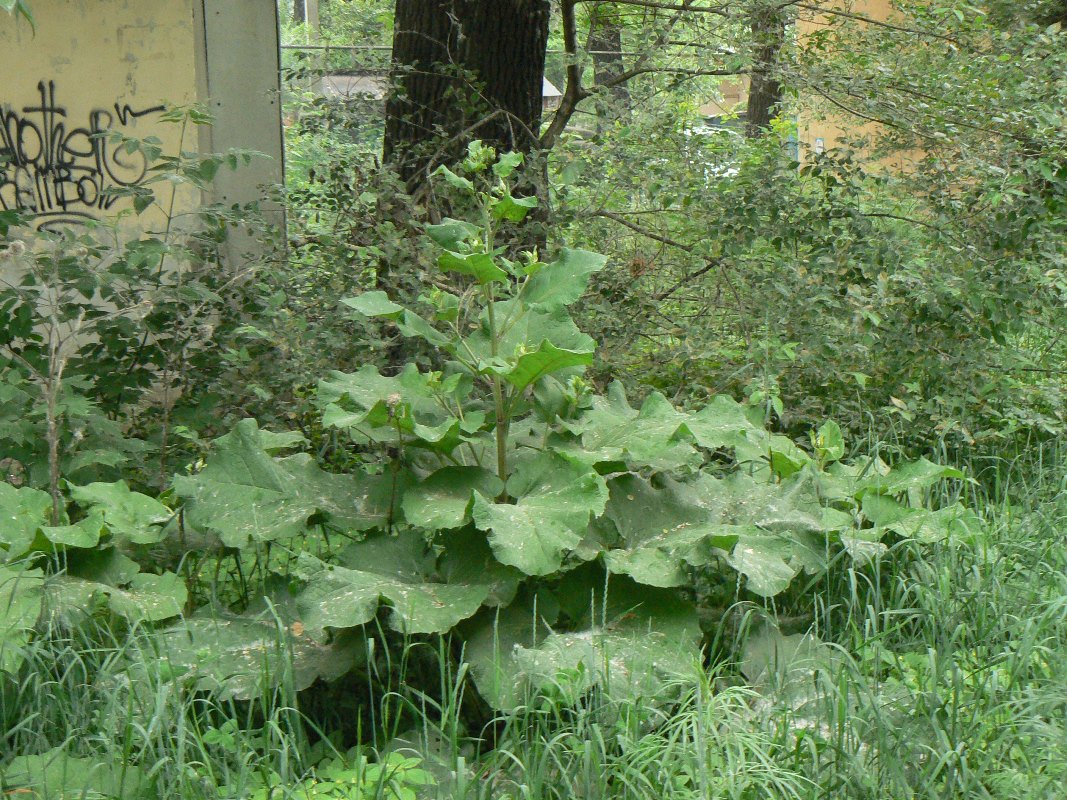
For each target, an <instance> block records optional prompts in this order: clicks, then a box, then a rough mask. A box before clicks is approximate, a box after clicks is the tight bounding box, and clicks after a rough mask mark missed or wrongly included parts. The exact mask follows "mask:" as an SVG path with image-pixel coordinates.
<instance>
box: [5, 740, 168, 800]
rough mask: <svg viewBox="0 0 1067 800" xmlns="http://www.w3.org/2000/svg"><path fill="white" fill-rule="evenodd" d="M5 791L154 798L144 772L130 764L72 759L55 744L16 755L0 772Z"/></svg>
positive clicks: (46, 799)
mask: <svg viewBox="0 0 1067 800" xmlns="http://www.w3.org/2000/svg"><path fill="white" fill-rule="evenodd" d="M0 778H2V780H0V783H2V784H3V786H4V788H5V789H6V790H8V791H6V792H5V794H10V795H12V796H21V795H22V794H23V793H25V795H26V796H27V797H32V798H34V799H35V800H74V798H79V799H81V798H85V800H88V799H89V798H107V800H149V798H153V797H155V796H156V795H155V792H154V790H153V788H152V781H151V780H150V779H149V777H148V775H147V774H146V773H145V772H144V771H143V770H142V769H141V768H140V767H137V766H135V765H133V764H120V763H117V762H113V761H109V760H107V759H99V758H75V757H74V756H70V755H67V753H65V752H64V751H63V749H62V748H60V747H57V748H55V749H54V750H49V751H48V752H47V753H43V754H41V755H26V756H16V757H15V758H14V759H12V760H11V763H9V764H8V765H7V766H6V767H4V768H3V770H2V771H0Z"/></svg>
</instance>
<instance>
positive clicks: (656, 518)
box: [604, 474, 841, 597]
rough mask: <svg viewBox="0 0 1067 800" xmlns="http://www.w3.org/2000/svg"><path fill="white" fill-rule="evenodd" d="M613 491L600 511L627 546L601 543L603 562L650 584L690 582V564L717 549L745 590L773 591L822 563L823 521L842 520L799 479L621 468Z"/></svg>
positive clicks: (706, 559)
mask: <svg viewBox="0 0 1067 800" xmlns="http://www.w3.org/2000/svg"><path fill="white" fill-rule="evenodd" d="M611 490H612V491H611V501H610V502H609V504H608V509H607V512H606V515H605V516H606V517H607V518H609V519H611V520H612V521H613V522H614V524H615V526H616V527H617V529H618V530H619V533H620V534H621V536H622V538H623V541H624V545H625V546H624V547H621V548H613V549H610V550H607V551H606V552H605V554H604V563H605V565H606V566H607V567H608V568H609V569H610V570H611V571H612V572H622V573H625V574H627V575H630V576H631V577H632V578H634V580H636V581H638V582H640V583H644V584H648V585H652V586H661V587H670V586H680V585H683V584H685V583H688V580H689V579H688V573H687V571H688V568H689V567H696V566H702V565H706V564H708V563H711V561H712V559H713V557H714V556H716V555H721V556H724V557H725V560H726V563H727V564H729V565H730V566H731V567H732V568H733V569H735V570H736V571H737V572H739V573H741V574H742V575H744V576H745V577H746V579H747V582H746V585H747V587H748V588H749V589H750V590H751V591H753V592H755V593H756V594H760V595H763V596H768V597H769V596H773V595H775V594H778V593H779V592H781V591H783V590H784V589H785V588H786V587H787V586H788V585H789V583H790V582H791V581H792V579H793V577H794V576H795V575H796V574H797V573H798V572H800V571H801V570H804V569H806V570H809V571H817V570H819V569H822V568H824V562H825V541H826V540H825V537H826V535H827V534H828V533H829V532H830V529H829V528H828V526H837V525H839V524H840V523H841V520H840V519H839V517H838V515H837V514H835V513H829V514H827V513H825V512H826V511H827V510H826V509H823V508H821V507H820V506H819V505H818V502H817V499H816V498H815V497H814V495H813V494H812V492H811V490H810V486H808V485H807V484H806V483H802V482H800V481H793V482H791V483H788V484H781V485H779V484H769V483H766V482H761V481H757V480H755V479H753V478H750V477H749V476H747V475H744V474H735V475H732V476H730V477H729V478H726V479H721V480H720V479H716V478H712V477H710V476H701V477H698V478H697V479H695V480H692V481H687V482H676V481H671V480H668V479H666V478H664V479H661V480H660V482H659V485H657V486H653V485H652V484H651V483H649V482H648V481H646V480H645V479H643V478H640V477H637V476H633V475H626V476H622V477H620V478H616V479H615V480H613V481H612V484H611ZM833 530H836V528H834V529H833Z"/></svg>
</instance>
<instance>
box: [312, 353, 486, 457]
mask: <svg viewBox="0 0 1067 800" xmlns="http://www.w3.org/2000/svg"><path fill="white" fill-rule="evenodd" d="M464 381H467V382H468V383H469V381H470V378H469V377H463V376H458V375H457V376H453V377H452V379H450V381H448V382H442V381H440V376H439V375H435V374H431V373H424V372H420V371H419V370H418V368H417V367H416V366H415V365H414V364H408V365H407V367H405V368H404V370H403V371H402V372H401V373H400V374H399V375H396V376H393V377H387V376H384V375H382V374H380V373H379V372H378V370H376V369H375V368H374V367H372V366H369V365H368V366H365V367H363V368H362V369H360V370H359V371H358V372H355V373H343V372H334V373H331V375H330V377H329V378H328V379H325V380H322V381H320V382H319V389H318V400H319V404H320V405H321V406H322V407H323V410H324V413H323V423H324V424H326V425H330V426H333V427H337V428H343V429H348V430H354V431H357V432H358V433H360V434H362V435H364V436H367V437H369V438H372V439H374V440H376V441H382V442H391V443H395V442H396V439H397V436H398V435H403V436H405V437H406V440H407V441H408V442H409V443H410V444H413V445H417V446H422V447H427V448H430V449H433V450H436V451H440V452H446V453H447V452H451V451H452V450H453V449H455V447H456V446H457V445H458V444H459V443H460V442H461V436H462V433H463V431H465V430H469V429H470V428H471V425H470V424H464V421H461V420H460V419H459V418H458V417H457V416H454V415H453V414H451V413H450V412H448V411H445V410H444V408H443V407H442V404H441V396H442V395H445V394H451V396H452V397H454V398H455V399H456V400H457V401H462V400H463V399H465V398H466V395H467V392H469V386H468V385H467V384H465V383H464ZM446 384H447V385H446ZM468 416H470V417H472V418H476V417H478V414H477V413H474V412H472V414H470V415H468ZM468 422H469V421H468ZM473 422H474V424H475V426H476V425H477V424H479V423H480V418H478V419H473Z"/></svg>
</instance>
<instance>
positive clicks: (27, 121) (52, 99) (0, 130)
mask: <svg viewBox="0 0 1067 800" xmlns="http://www.w3.org/2000/svg"><path fill="white" fill-rule="evenodd" d="M37 92H38V101H37V102H36V103H34V104H31V105H28V106H25V107H23V108H22V109H21V111H19V110H16V109H15V108H13V107H11V106H10V105H8V104H3V105H2V106H0V210H10V209H18V210H22V211H28V212H30V213H31V214H33V215H34V217H35V219H36V225H37V227H38V228H42V229H45V228H49V227H54V226H57V225H68V224H72V223H74V224H77V223H84V222H85V221H86V220H89V219H98V218H100V217H101V216H103V215H104V214H105V213H106V212H107V211H108V210H109V209H111V208H112V206H114V205H115V203H117V202H118V201H119V199H120V198H119V197H118V196H117V195H115V194H114V192H115V191H116V190H118V189H122V188H126V187H129V186H133V185H135V184H137V183H138V182H139V181H141V180H142V179H143V178H144V176H145V173H146V172H147V171H148V164H147V163H146V161H145V158H144V156H143V155H142V154H141V153H140V152H139V151H135V152H133V153H127V152H126V149H125V147H123V146H122V145H121V144H118V143H115V142H111V141H109V134H111V133H113V132H116V131H122V129H123V128H127V127H129V126H130V124H131V122H133V121H135V120H137V119H139V118H140V117H144V116H148V115H150V114H156V113H158V112H160V111H163V110H164V108H163V106H153V107H152V108H145V109H141V110H135V109H133V108H132V107H131V106H130V105H123V106H120V105H119V104H118V103H116V104H114V106H112V107H111V108H110V109H104V108H101V109H93V110H92V111H90V112H89V118H88V120H87V121H86V124H85V125H84V126H80V127H79V126H76V125H75V123H74V122H73V121H72V120H70V119H68V111H67V109H66V108H65V107H64V106H62V105H60V104H59V103H58V102H57V100H56V85H55V81H48V82H47V83H45V82H44V81H41V82H40V83H39V84H37Z"/></svg>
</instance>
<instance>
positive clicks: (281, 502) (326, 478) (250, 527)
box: [174, 419, 389, 547]
mask: <svg viewBox="0 0 1067 800" xmlns="http://www.w3.org/2000/svg"><path fill="white" fill-rule="evenodd" d="M263 434H264V432H263V431H260V429H259V427H258V426H257V425H256V422H255V420H250V419H249V420H242V421H241V422H240V423H238V425H237V427H236V428H235V429H234V430H233V431H232V432H231V433H228V434H226V435H225V436H223V437H221V438H219V439H217V440H216V442H215V451H214V453H213V454H212V455H211V456H209V457H208V459H207V463H206V465H205V466H204V469H203V470H201V471H200V472H199V473H198V474H196V475H192V476H183V477H177V478H175V480H174V488H175V490H176V491H177V493H178V495H179V496H181V497H183V498H185V499H186V501H187V502H186V513H185V522H186V524H187V525H189V526H191V527H192V528H194V529H198V530H210V531H213V532H215V533H216V534H218V536H219V538H220V539H221V540H222V541H223V543H224V544H226V545H227V546H229V547H244V546H245V545H247V544H248V543H249V542H250V541H271V540H275V539H286V538H292V537H295V536H300V535H302V534H303V533H304V532H305V530H306V528H307V523H308V520H309V519H310V518H311V517H312V516H315V515H317V514H324V515H327V516H329V517H330V518H331V520H333V521H334V522H336V523H337V524H338V525H342V526H345V527H350V528H353V529H356V530H365V529H367V528H371V527H375V526H377V525H379V524H383V523H384V522H385V521H386V520H387V519H388V514H389V509H388V506H387V507H386V508H385V509H382V508H380V507H378V506H377V505H376V504H371V503H369V502H368V501H369V500H370V498H372V497H373V496H374V490H375V482H374V480H373V479H361V478H356V477H353V476H348V475H334V474H330V473H326V472H323V471H322V470H321V469H319V467H318V466H316V464H315V462H314V460H313V459H312V458H311V456H309V455H307V454H306V453H300V454H297V455H294V456H289V457H286V458H274V457H272V456H271V455H270V454H269V453H268V452H267V451H266V450H265V449H264V446H263V438H264V437H263Z"/></svg>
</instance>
